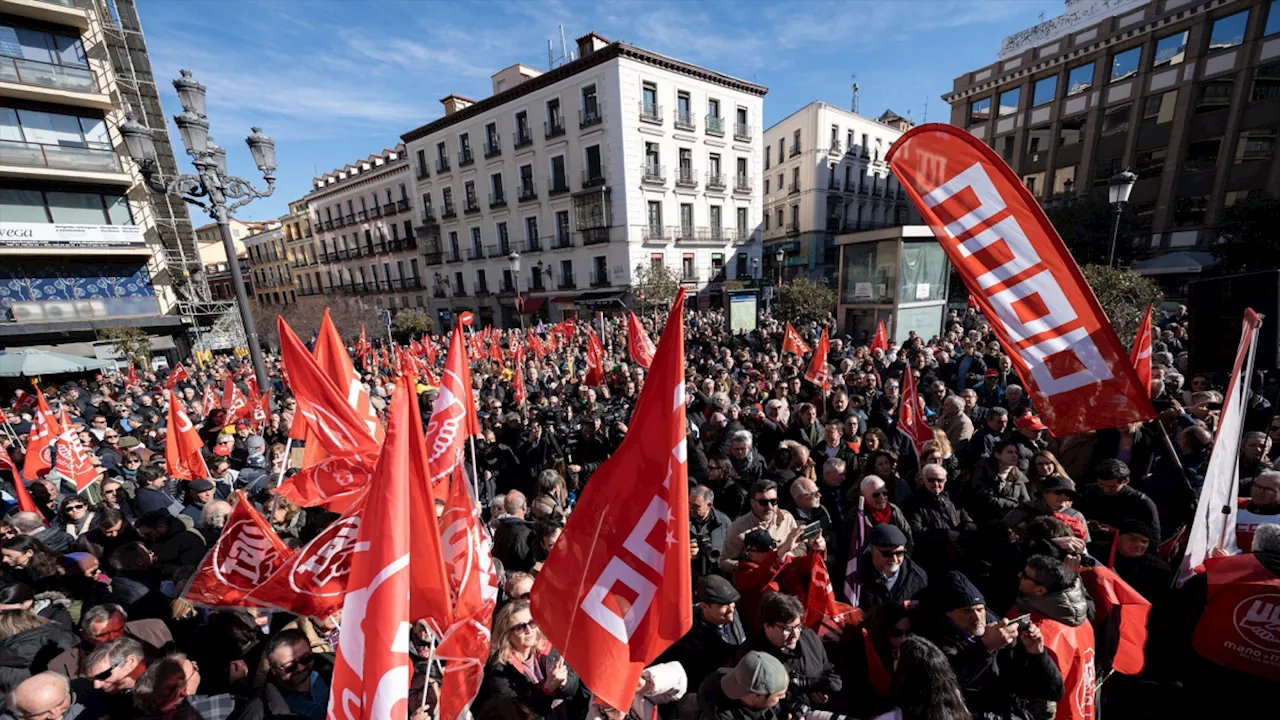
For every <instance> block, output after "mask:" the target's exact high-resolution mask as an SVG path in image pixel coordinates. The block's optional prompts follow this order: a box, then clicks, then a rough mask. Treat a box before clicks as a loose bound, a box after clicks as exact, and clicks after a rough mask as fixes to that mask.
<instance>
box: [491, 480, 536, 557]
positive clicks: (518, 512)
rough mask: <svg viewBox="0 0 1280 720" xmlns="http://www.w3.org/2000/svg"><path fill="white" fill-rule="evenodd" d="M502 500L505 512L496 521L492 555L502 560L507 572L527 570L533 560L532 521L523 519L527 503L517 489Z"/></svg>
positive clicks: (526, 511)
mask: <svg viewBox="0 0 1280 720" xmlns="http://www.w3.org/2000/svg"><path fill="white" fill-rule="evenodd" d="M504 502H505V505H506V509H507V514H506V515H505V516H503V517H502V519H501V520H499V521H498V531H497V532H496V533H494V537H493V556H494V557H495V558H497V559H498V560H501V561H502V566H503V567H505V568H506V569H507V572H528V571H529V570H530V569H531V568H532V567H533V563H534V562H535V559H534V557H533V552H534V550H533V546H534V537H533V523H531V522H529V521H528V520H526V519H525V514H526V513H528V511H529V503H528V501H527V500H526V499H525V497H524V493H522V492H520V491H519V490H511V491H510V492H508V493H507V494H506V499H505V501H504Z"/></svg>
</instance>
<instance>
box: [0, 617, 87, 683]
mask: <svg viewBox="0 0 1280 720" xmlns="http://www.w3.org/2000/svg"><path fill="white" fill-rule="evenodd" d="M77 642H79V638H77V637H76V636H75V635H74V634H73V633H72V632H71V631H70V630H68V629H67V628H65V627H63V626H62V625H59V624H58V623H52V622H51V623H49V624H48V625H41V626H39V627H34V628H31V629H30V630H24V631H22V632H20V633H18V634H17V635H13V636H11V637H8V638H5V639H4V640H3V641H0V694H3V695H7V694H9V692H10V691H12V690H13V689H14V688H16V687H17V686H18V684H19V683H21V682H22V681H23V680H26V679H27V678H29V677H31V676H32V675H38V674H40V673H42V672H44V671H45V670H46V669H48V667H49V661H51V660H53V658H55V657H56V656H57V655H58V654H59V653H61V652H62V651H63V650H66V649H67V648H69V647H71V646H73V645H75V644H76V643H77Z"/></svg>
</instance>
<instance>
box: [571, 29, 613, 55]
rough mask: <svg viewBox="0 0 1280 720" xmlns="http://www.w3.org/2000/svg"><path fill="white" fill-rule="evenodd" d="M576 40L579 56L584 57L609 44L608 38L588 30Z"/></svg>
mask: <svg viewBox="0 0 1280 720" xmlns="http://www.w3.org/2000/svg"><path fill="white" fill-rule="evenodd" d="M577 42H578V57H579V58H584V57H586V56H588V55H590V54H591V53H593V52H595V51H597V50H599V49H601V48H604V47H606V46H607V45H608V44H609V40H608V39H607V38H604V37H601V36H600V35H597V34H595V33H593V32H589V33H587V34H586V35H583V36H582V37H580V38H578V41H577Z"/></svg>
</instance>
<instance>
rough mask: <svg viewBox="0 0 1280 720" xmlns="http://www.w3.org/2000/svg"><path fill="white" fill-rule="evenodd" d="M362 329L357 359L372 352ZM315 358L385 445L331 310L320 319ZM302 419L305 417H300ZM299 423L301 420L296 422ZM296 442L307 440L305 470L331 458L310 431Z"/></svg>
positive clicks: (367, 395)
mask: <svg viewBox="0 0 1280 720" xmlns="http://www.w3.org/2000/svg"><path fill="white" fill-rule="evenodd" d="M361 330H362V332H361V335H360V343H358V344H357V345H356V355H357V356H361V353H362V352H363V351H367V349H368V341H366V340H365V339H364V333H363V328H361ZM311 356H312V357H314V358H315V360H316V365H318V366H319V367H320V369H321V370H322V371H324V372H325V373H326V374H327V375H328V376H329V377H330V378H331V379H332V380H333V381H334V383H335V384H336V385H337V386H338V389H339V390H340V391H341V392H342V394H343V396H344V397H345V398H346V400H347V403H348V404H349V405H351V407H352V408H354V409H355V411H356V414H357V415H359V416H360V417H362V418H364V421H365V426H366V427H368V429H369V433H370V434H371V435H372V436H373V439H374V440H376V441H378V442H382V437H383V431H382V424H381V423H379V422H378V416H377V413H376V412H375V411H374V409H373V404H372V403H371V402H370V401H369V391H367V390H365V387H364V384H363V383H361V382H360V376H359V375H358V374H357V373H356V369H355V366H353V365H352V364H351V356H350V355H348V354H347V347H346V346H345V345H343V344H342V337H341V336H339V335H338V328H337V327H335V326H334V324H333V319H332V318H330V317H329V311H328V309H326V310H325V312H324V317H323V318H321V320H320V328H319V329H318V330H317V331H316V340H315V345H314V347H313V349H312V351H311ZM298 417H301V416H300V415H299V416H298ZM296 423H297V421H296V420H295V424H296ZM302 423H303V428H304V429H305V425H306V420H305V419H302ZM290 434H293V433H290ZM294 439H305V440H307V443H306V449H305V450H304V451H303V454H302V467H304V468H305V467H309V466H311V465H314V464H315V463H318V462H320V461H321V460H322V459H324V458H325V457H327V456H328V453H327V452H326V451H325V449H324V447H323V446H322V445H321V444H320V442H319V441H316V440H315V439H314V437H311V436H310V431H308V433H307V434H304V435H294ZM370 468H371V469H372V465H370Z"/></svg>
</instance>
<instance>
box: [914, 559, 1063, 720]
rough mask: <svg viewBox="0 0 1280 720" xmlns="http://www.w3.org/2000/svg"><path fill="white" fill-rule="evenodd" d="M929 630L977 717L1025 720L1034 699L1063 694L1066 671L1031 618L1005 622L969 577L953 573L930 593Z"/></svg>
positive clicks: (927, 603) (926, 608)
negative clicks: (1050, 652)
mask: <svg viewBox="0 0 1280 720" xmlns="http://www.w3.org/2000/svg"><path fill="white" fill-rule="evenodd" d="M922 611H923V612H924V613H925V615H926V616H927V620H926V622H925V623H923V625H924V627H923V630H924V634H925V636H926V637H928V639H929V640H931V641H933V642H934V643H935V644H936V645H937V646H938V648H939V649H940V650H942V653H943V654H944V655H946V656H947V660H948V661H949V662H950V663H951V667H952V669H953V670H955V672H956V678H957V680H959V682H960V689H961V691H962V692H963V693H964V701H965V705H966V706H967V707H968V708H969V712H970V713H971V714H972V715H973V716H974V717H984V718H1000V719H1002V720H1023V719H1029V718H1030V717H1031V715H1030V713H1029V708H1028V707H1027V706H1028V704H1029V702H1030V701H1041V702H1056V701H1057V700H1059V699H1060V698H1061V697H1062V693H1063V683H1062V673H1061V672H1059V671H1058V666H1057V665H1055V664H1054V663H1053V660H1052V659H1051V658H1050V657H1049V655H1048V653H1046V652H1045V651H1044V636H1043V635H1042V634H1041V632H1040V629H1039V628H1038V627H1036V626H1035V625H1033V624H1031V621H1030V618H1029V617H1026V616H1023V617H1022V618H1020V619H1019V618H1015V619H1007V620H1002V619H1000V618H998V617H997V616H996V615H995V614H994V613H992V612H991V611H989V610H988V609H987V604H986V600H985V599H984V598H983V596H982V593H981V592H980V591H979V590H978V588H977V587H975V586H974V584H973V583H972V582H970V581H969V578H968V577H966V576H965V575H964V574H963V573H960V572H955V571H953V572H950V573H948V574H947V575H945V576H944V577H943V578H942V581H941V582H940V583H936V584H934V585H933V586H932V587H931V588H930V589H929V592H928V595H927V597H926V600H925V604H924V607H923V608H922Z"/></svg>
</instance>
